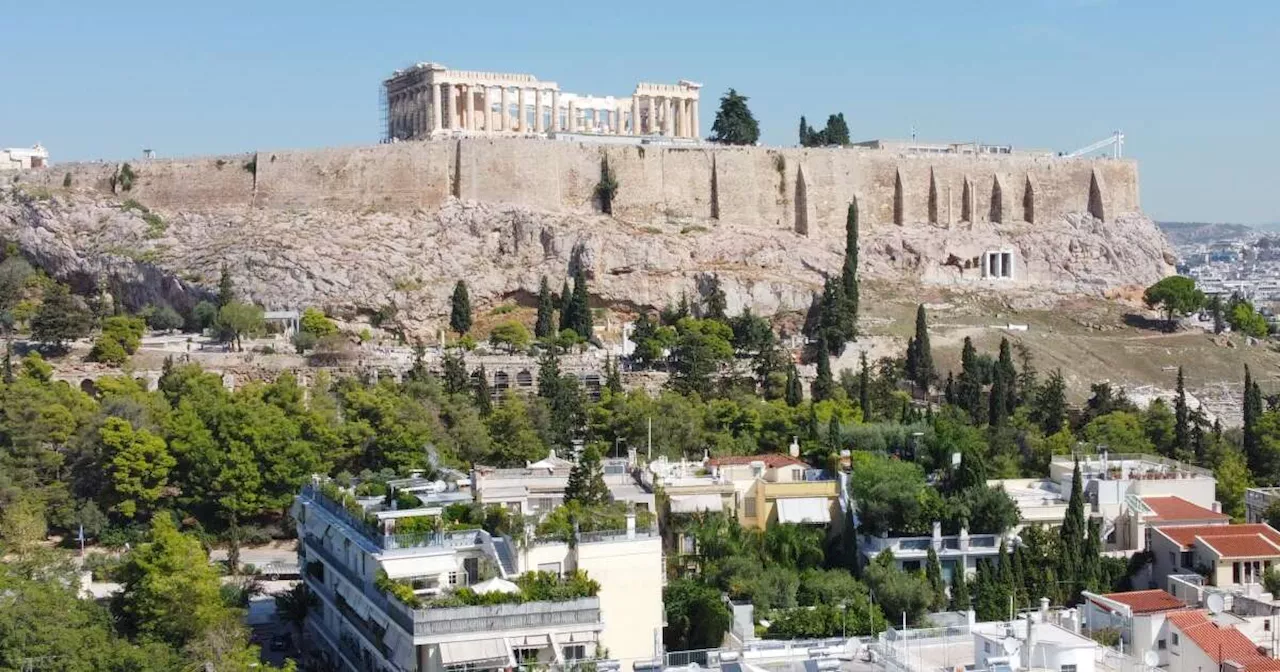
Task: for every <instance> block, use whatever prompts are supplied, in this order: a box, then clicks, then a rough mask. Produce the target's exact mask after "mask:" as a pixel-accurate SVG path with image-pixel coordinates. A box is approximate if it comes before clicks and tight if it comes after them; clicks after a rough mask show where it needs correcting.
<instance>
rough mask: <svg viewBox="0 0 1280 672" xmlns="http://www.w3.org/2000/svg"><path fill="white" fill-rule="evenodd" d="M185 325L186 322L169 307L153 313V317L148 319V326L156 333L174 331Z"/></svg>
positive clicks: (150, 316)
mask: <svg viewBox="0 0 1280 672" xmlns="http://www.w3.org/2000/svg"><path fill="white" fill-rule="evenodd" d="M184 325H186V320H184V319H182V316H181V315H179V314H178V311H176V310H174V309H173V308H170V307H169V306H160V307H159V308H156V309H155V310H153V311H151V315H149V316H148V317H147V326H149V327H151V328H152V329H154V330H156V331H173V330H174V329H181V328H182V327H183V326H184Z"/></svg>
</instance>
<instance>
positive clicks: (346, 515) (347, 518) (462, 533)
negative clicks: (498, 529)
mask: <svg viewBox="0 0 1280 672" xmlns="http://www.w3.org/2000/svg"><path fill="white" fill-rule="evenodd" d="M298 497H299V499H301V500H302V501H304V502H307V503H309V504H314V505H316V506H317V507H319V508H320V509H321V510H322V511H324V512H325V513H326V514H328V515H329V516H331V517H332V518H333V519H334V520H335V521H336V522H338V523H341V524H342V525H343V526H344V527H346V528H348V529H350V530H351V531H352V532H354V533H356V534H357V535H359V537H360V539H361V540H363V541H365V542H367V543H368V545H369V546H370V547H371V548H373V549H375V550H380V551H396V550H403V549H410V548H426V547H432V546H439V547H446V548H467V547H470V546H477V545H480V544H483V543H484V538H485V536H487V535H488V533H487V532H485V531H484V530H479V529H474V530H455V531H451V532H423V533H417V534H383V533H382V530H381V529H379V528H378V527H377V526H376V525H375V524H374V523H372V522H370V521H369V520H365V519H361V518H360V517H358V516H356V515H355V514H354V513H353V512H351V511H348V510H347V509H346V508H345V507H343V506H342V504H340V503H338V502H335V501H333V500H332V499H330V498H329V497H327V496H325V495H324V494H323V493H322V492H320V489H319V488H317V487H315V486H312V485H304V486H302V494H300V495H299V496H298Z"/></svg>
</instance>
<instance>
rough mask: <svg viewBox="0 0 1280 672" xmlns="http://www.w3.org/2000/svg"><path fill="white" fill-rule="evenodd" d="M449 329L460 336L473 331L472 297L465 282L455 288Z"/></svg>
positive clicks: (461, 281)
mask: <svg viewBox="0 0 1280 672" xmlns="http://www.w3.org/2000/svg"><path fill="white" fill-rule="evenodd" d="M449 328H450V329H452V330H454V331H455V332H457V333H458V335H459V336H461V335H462V334H465V333H467V332H468V331H471V297H470V296H469V295H468V294H467V283H466V281H464V280H459V281H458V282H457V284H455V285H454V286H453V296H452V297H451V298H450V299H449Z"/></svg>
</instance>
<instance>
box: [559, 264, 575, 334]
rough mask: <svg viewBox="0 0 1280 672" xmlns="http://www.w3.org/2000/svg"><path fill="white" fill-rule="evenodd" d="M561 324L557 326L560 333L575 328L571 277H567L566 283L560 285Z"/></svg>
mask: <svg viewBox="0 0 1280 672" xmlns="http://www.w3.org/2000/svg"><path fill="white" fill-rule="evenodd" d="M559 298H560V324H559V325H558V327H557V328H556V333H560V332H562V331H564V330H565V329H572V328H573V292H570V291H569V279H568V278H565V281H564V284H562V285H560V297H559Z"/></svg>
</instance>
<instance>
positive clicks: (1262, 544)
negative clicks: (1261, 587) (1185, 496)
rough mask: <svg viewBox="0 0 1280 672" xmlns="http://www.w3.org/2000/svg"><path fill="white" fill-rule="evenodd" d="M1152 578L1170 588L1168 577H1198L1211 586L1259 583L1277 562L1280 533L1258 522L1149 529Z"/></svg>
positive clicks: (1158, 583) (1279, 553)
mask: <svg viewBox="0 0 1280 672" xmlns="http://www.w3.org/2000/svg"><path fill="white" fill-rule="evenodd" d="M1150 550H1151V553H1152V570H1151V571H1152V579H1153V580H1154V581H1155V582H1156V585H1157V586H1159V587H1164V588H1168V587H1169V577H1171V576H1177V575H1180V574H1198V575H1200V576H1201V577H1203V578H1204V581H1205V582H1206V583H1207V584H1208V585H1210V586H1216V587H1220V588H1225V587H1229V586H1234V585H1239V584H1246V583H1260V582H1261V581H1262V573H1263V572H1264V571H1266V570H1267V569H1268V568H1270V567H1271V566H1272V565H1273V564H1275V563H1277V562H1280V532H1277V531H1276V530H1274V529H1272V528H1271V526H1269V525H1266V524H1261V523H1254V524H1244V525H1190V526H1175V527H1155V528H1152V530H1151V547H1150Z"/></svg>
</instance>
